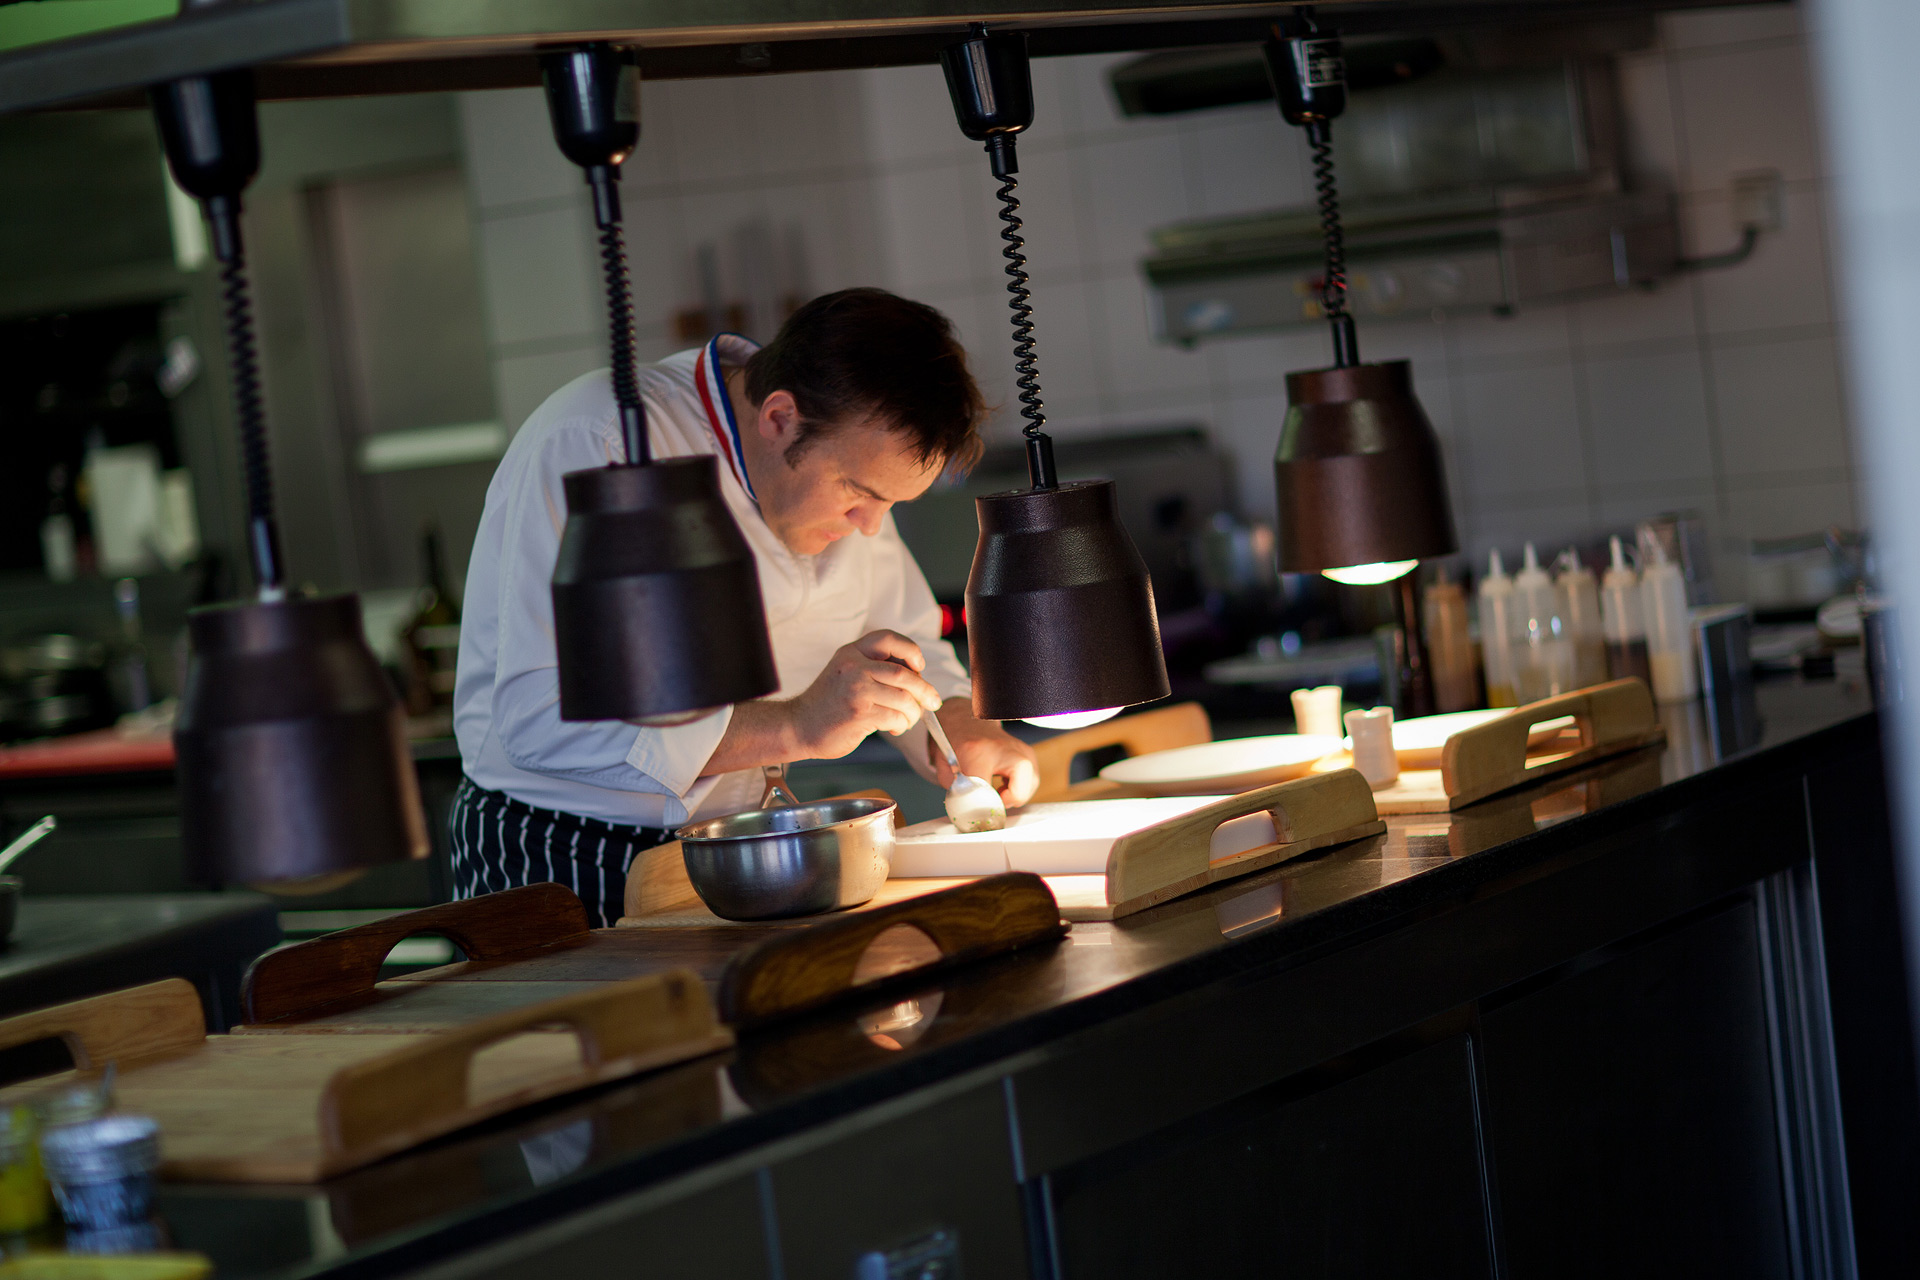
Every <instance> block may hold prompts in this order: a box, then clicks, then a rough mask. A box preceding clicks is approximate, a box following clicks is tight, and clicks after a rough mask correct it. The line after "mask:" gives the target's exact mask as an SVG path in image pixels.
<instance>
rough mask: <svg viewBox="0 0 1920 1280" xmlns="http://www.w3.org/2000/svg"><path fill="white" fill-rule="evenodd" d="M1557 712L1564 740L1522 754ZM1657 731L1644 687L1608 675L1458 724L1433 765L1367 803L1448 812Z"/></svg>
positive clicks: (1633, 745)
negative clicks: (1607, 679) (1565, 721)
mask: <svg viewBox="0 0 1920 1280" xmlns="http://www.w3.org/2000/svg"><path fill="white" fill-rule="evenodd" d="M1563 717H1572V719H1573V727H1572V729H1570V730H1567V731H1565V733H1563V734H1562V735H1561V736H1560V738H1559V740H1558V741H1557V742H1555V743H1554V745H1556V746H1559V745H1566V744H1569V742H1570V744H1571V745H1568V746H1567V749H1565V750H1560V751H1554V752H1550V753H1548V754H1544V755H1534V756H1529V755H1528V753H1527V752H1528V739H1529V737H1530V735H1532V734H1533V731H1534V729H1535V727H1536V726H1540V725H1544V724H1546V723H1547V722H1549V721H1553V720H1559V719H1561V718H1563ZM1665 738H1666V731H1665V730H1664V729H1662V728H1661V727H1660V721H1659V717H1658V715H1657V713H1656V712H1655V710H1654V705H1653V695H1652V694H1651V693H1650V692H1649V691H1648V690H1647V686H1646V685H1645V684H1643V683H1642V682H1641V681H1639V680H1632V679H1629V680H1615V681H1613V682H1611V683H1609V684H1601V685H1595V686H1593V687H1592V688H1590V689H1577V690H1575V691H1574V692H1572V693H1564V694H1561V695H1560V696H1558V697H1554V698H1543V699H1541V700H1540V701H1539V702H1535V703H1531V704H1529V705H1527V706H1524V707H1516V708H1515V709H1514V710H1513V712H1512V713H1511V714H1509V715H1507V716H1504V717H1502V718H1500V719H1498V720H1490V721H1488V722H1487V723H1485V724H1481V725H1476V726H1474V727H1473V728H1470V729H1463V730H1461V731H1460V732H1459V733H1456V734H1454V735H1453V736H1452V737H1451V738H1448V739H1447V741H1446V744H1445V745H1444V746H1443V747H1442V748H1441V751H1440V767H1439V768H1438V769H1412V770H1406V771H1403V772H1402V773H1401V774H1400V778H1399V780H1398V781H1396V782H1395V783H1394V784H1393V785H1392V786H1390V787H1383V788H1382V789H1380V790H1378V791H1376V792H1374V793H1373V799H1374V804H1375V805H1377V806H1378V808H1379V811H1380V812H1381V813H1383V814H1389V815H1394V814H1418V813H1448V812H1451V811H1452V810H1455V809H1461V808H1464V807H1466V806H1467V805H1470V804H1473V803H1475V802H1477V801H1480V800H1484V799H1486V798H1487V797H1489V796H1495V795H1499V794H1500V793H1501V792H1503V791H1511V790H1513V789H1514V788H1515V787H1526V786H1532V785H1533V784H1534V783H1537V782H1542V781H1545V780H1546V779H1548V778H1553V777H1557V776H1559V775H1560V774H1563V773H1567V772H1569V771H1571V770H1574V769H1578V768H1580V767H1581V766H1583V765H1588V764H1591V763H1593V762H1594V761H1595V760H1602V759H1605V758H1607V757H1608V756H1615V755H1621V754H1623V753H1625V752H1628V751H1634V750H1637V749H1638V748H1640V747H1644V746H1648V745H1650V744H1652V743H1656V742H1661V741H1664V740H1665Z"/></svg>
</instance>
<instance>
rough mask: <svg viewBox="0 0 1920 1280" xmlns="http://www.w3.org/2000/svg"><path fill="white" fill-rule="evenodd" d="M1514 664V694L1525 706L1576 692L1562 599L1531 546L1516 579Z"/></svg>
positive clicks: (1514, 582) (1571, 648)
mask: <svg viewBox="0 0 1920 1280" xmlns="http://www.w3.org/2000/svg"><path fill="white" fill-rule="evenodd" d="M1513 662H1514V690H1513V692H1514V696H1515V697H1516V698H1518V699H1519V700H1520V703H1521V705H1523V706H1524V705H1525V704H1527V703H1529V702H1537V701H1539V700H1540V699H1541V698H1550V697H1552V696H1554V695H1555V694H1559V693H1566V692H1568V691H1569V690H1571V689H1573V688H1574V687H1575V685H1574V683H1573V640H1572V638H1571V637H1570V636H1568V635H1567V627H1566V619H1564V618H1562V617H1561V616H1560V597H1559V593H1558V592H1556V591H1555V590H1554V589H1553V579H1552V578H1551V577H1550V576H1549V575H1548V574H1547V571H1546V570H1545V569H1543V568H1541V567H1540V557H1539V555H1538V553H1537V552H1535V551H1534V549H1533V544H1532V543H1531V542H1529V543H1528V544H1527V546H1526V558H1525V560H1524V561H1523V562H1522V564H1521V566H1520V572H1518V573H1516V574H1514V575H1513Z"/></svg>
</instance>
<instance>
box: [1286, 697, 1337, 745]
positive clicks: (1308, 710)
mask: <svg viewBox="0 0 1920 1280" xmlns="http://www.w3.org/2000/svg"><path fill="white" fill-rule="evenodd" d="M1292 696H1293V723H1294V728H1296V729H1297V730H1299V732H1301V733H1314V734H1321V735H1324V736H1326V737H1329V738H1337V737H1339V736H1340V732H1341V730H1340V696H1341V689H1340V686H1339V685H1337V684H1323V685H1321V686H1320V687H1318V688H1316V689H1295V690H1294V691H1293V695H1292Z"/></svg>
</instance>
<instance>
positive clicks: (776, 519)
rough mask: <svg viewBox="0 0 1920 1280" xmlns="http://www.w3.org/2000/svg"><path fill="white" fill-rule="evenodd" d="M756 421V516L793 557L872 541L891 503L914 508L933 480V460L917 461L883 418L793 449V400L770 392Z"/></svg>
mask: <svg viewBox="0 0 1920 1280" xmlns="http://www.w3.org/2000/svg"><path fill="white" fill-rule="evenodd" d="M755 416H756V418H757V423H756V425H757V427H758V431H757V432H756V435H757V436H758V437H759V442H760V443H762V444H763V445H764V446H765V447H764V448H762V449H760V450H756V451H755V452H756V453H758V454H759V462H760V465H759V466H758V467H755V468H754V470H753V486H754V490H755V492H756V493H757V494H758V495H759V498H760V514H761V515H762V516H763V517H764V518H765V519H766V522H767V525H768V527H770V528H771V529H772V530H773V531H774V533H775V535H776V536H778V537H779V539H780V541H781V542H782V543H784V544H785V545H786V548H787V550H789V551H791V552H793V553H794V554H795V555H802V556H812V555H819V554H820V553H821V552H822V551H825V550H826V549H827V548H828V547H830V546H832V545H833V544H834V543H836V542H838V541H839V540H840V539H842V538H844V537H847V536H848V535H850V534H854V533H859V534H864V535H866V536H867V537H869V538H871V537H872V536H873V535H874V534H876V533H878V532H880V522H881V521H882V520H883V519H885V518H886V514H887V512H888V511H889V510H891V509H892V507H893V504H894V503H896V502H911V501H913V500H914V499H915V498H917V497H919V496H920V495H921V494H923V493H925V492H926V491H927V489H928V487H929V486H930V485H932V484H933V482H934V481H935V480H936V479H938V478H939V476H940V463H939V462H938V461H934V462H930V463H928V462H920V461H916V460H915V458H914V457H913V452H912V449H911V448H910V447H909V443H908V439H907V437H906V436H905V435H903V434H901V433H900V432H897V431H894V430H892V429H890V428H889V427H888V426H887V424H886V423H885V421H884V420H882V419H878V418H867V419H864V420H860V421H847V422H840V423H835V424H834V425H833V426H832V427H831V428H830V429H828V430H826V431H822V432H818V433H816V434H814V435H813V436H811V437H810V438H809V439H807V440H806V441H805V442H804V443H802V444H801V445H800V446H799V447H798V448H795V447H793V446H794V441H795V440H796V439H797V438H798V434H799V426H800V417H799V413H798V412H797V410H796V409H795V406H794V403H793V397H792V396H790V395H788V394H787V393H786V392H784V391H776V392H774V393H773V394H772V395H770V396H768V397H767V398H766V401H765V402H764V403H762V404H761V405H759V406H758V408H757V411H756V415H755Z"/></svg>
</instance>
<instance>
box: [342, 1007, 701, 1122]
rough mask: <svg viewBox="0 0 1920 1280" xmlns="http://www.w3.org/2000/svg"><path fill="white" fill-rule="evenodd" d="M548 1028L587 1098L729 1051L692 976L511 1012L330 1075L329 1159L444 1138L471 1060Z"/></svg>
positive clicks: (462, 1106) (460, 1108)
mask: <svg viewBox="0 0 1920 1280" xmlns="http://www.w3.org/2000/svg"><path fill="white" fill-rule="evenodd" d="M548 1027H564V1028H566V1029H567V1030H570V1031H572V1032H573V1033H574V1034H575V1035H576V1036H577V1037H578V1038H579V1042H580V1057H581V1064H582V1065H581V1071H580V1074H579V1077H578V1078H577V1079H576V1080H574V1081H571V1082H569V1083H568V1084H567V1085H565V1086H564V1088H584V1087H585V1086H587V1085H589V1084H593V1083H595V1082H597V1081H599V1080H605V1079H610V1078H612V1077H614V1076H617V1075H625V1074H628V1073H630V1072H631V1071H633V1070H635V1069H637V1067H640V1066H645V1065H648V1064H649V1063H651V1062H665V1061H672V1060H675V1059H677V1058H680V1057H684V1056H685V1053H684V1046H686V1045H687V1044H689V1043H700V1042H709V1043H711V1045H712V1047H715V1048H718V1047H721V1046H723V1045H724V1044H726V1043H730V1042H731V1036H730V1035H729V1034H728V1033H727V1030H726V1028H724V1027H722V1026H721V1025H720V1024H719V1022H718V1021H717V1020H716V1019H715V1018H714V1015H713V1004H712V1002H711V1001H710V1000H708V998H707V989H706V987H705V986H704V985H703V984H702V983H701V981H700V979H699V977H698V976H697V975H696V974H694V973H693V972H692V971H691V970H689V969H673V970H669V971H668V972H666V973H655V974H649V975H647V976H646V977H643V978H634V979H631V980H629V981H626V982H619V983H613V984H610V985H608V986H607V987H606V988H604V989H602V990H599V991H586V992H582V993H580V994H577V995H571V996H562V997H561V998H559V999H557V1000H548V1001H545V1002H543V1003H541V1004H536V1005H530V1006H528V1007H527V1008H525V1009H515V1010H512V1011H511V1012H508V1013H503V1014H500V1015H498V1016H496V1017H492V1018H485V1019H482V1020H481V1021H479V1022H474V1023H469V1024H468V1025H466V1026H464V1027H456V1028H455V1029H453V1030H451V1031H447V1032H443V1033H441V1034H438V1035H431V1036H421V1037H419V1043H418V1044H414V1045H409V1046H408V1047H406V1048H404V1049H398V1050H395V1051H394V1052H392V1053H389V1054H383V1055H382V1056H380V1057H378V1058H372V1059H369V1060H367V1061H365V1062H356V1063H352V1064H350V1065H348V1066H345V1067H342V1068H341V1069H340V1070H338V1071H336V1072H334V1074H333V1077H332V1079H330V1080H328V1081H327V1085H326V1088H325V1090H324V1091H323V1092H322V1093H321V1096H320V1132H321V1137H322V1140H323V1142H324V1143H325V1145H326V1149H327V1154H328V1156H329V1157H330V1158H331V1157H339V1156H342V1155H345V1154H347V1153H350V1152H359V1151H362V1150H364V1149H365V1148H368V1147H377V1146H380V1145H381V1144H382V1143H383V1142H387V1141H390V1140H391V1139H392V1137H393V1135H395V1134H399V1133H403V1132H407V1131H412V1132H415V1133H418V1132H419V1131H421V1130H427V1131H434V1130H440V1129H444V1127H445V1126H446V1123H447V1122H448V1121H449V1120H451V1119H453V1118H454V1117H457V1116H459V1115H460V1114H461V1113H463V1112H465V1111H467V1110H468V1109H469V1107H470V1106H471V1105H472V1103H471V1099H470V1098H469V1092H468V1079H469V1075H470V1069H471V1067H472V1064H473V1058H474V1055H475V1054H477V1053H479V1052H480V1051H481V1050H482V1049H485V1048H486V1047H487V1046H489V1045H492V1044H498V1043H499V1042H500V1041H502V1040H508V1039H511V1038H513V1037H514V1036H517V1035H521V1034H523V1033H525V1032H528V1031H536V1030H540V1029H543V1028H548ZM560 1091H563V1090H555V1089H551V1088H548V1089H545V1090H543V1093H544V1094H545V1096H552V1095H553V1093H555V1092H560Z"/></svg>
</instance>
